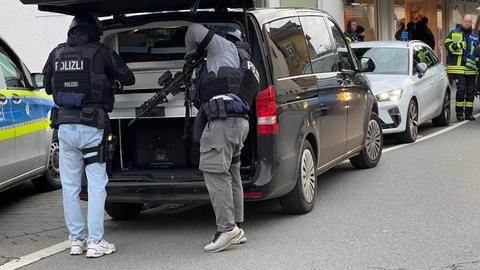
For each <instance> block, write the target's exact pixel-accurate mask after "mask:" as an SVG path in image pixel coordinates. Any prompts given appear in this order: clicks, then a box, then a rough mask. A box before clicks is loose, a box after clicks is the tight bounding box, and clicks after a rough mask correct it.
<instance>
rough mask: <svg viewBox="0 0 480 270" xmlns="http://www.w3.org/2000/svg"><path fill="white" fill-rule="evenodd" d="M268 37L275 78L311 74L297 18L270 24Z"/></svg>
mask: <svg viewBox="0 0 480 270" xmlns="http://www.w3.org/2000/svg"><path fill="white" fill-rule="evenodd" d="M269 37H270V42H269V43H270V46H269V47H270V48H269V50H270V55H271V56H272V61H273V65H274V66H275V69H274V72H275V77H276V78H285V77H289V76H297V75H303V74H311V73H312V69H311V67H310V58H309V55H308V54H309V53H308V49H307V45H306V43H305V37H304V34H303V30H302V26H301V24H300V20H299V19H298V18H297V17H292V18H287V19H281V20H278V21H274V22H272V23H270V25H269Z"/></svg>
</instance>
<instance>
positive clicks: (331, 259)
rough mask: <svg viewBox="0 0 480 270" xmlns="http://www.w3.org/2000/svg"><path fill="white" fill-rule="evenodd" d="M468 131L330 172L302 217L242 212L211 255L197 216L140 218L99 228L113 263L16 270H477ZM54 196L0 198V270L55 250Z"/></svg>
mask: <svg viewBox="0 0 480 270" xmlns="http://www.w3.org/2000/svg"><path fill="white" fill-rule="evenodd" d="M479 130H480V121H478V120H477V121H476V122H471V123H467V124H466V125H464V126H462V127H459V128H457V129H454V130H452V131H449V132H447V133H444V134H442V135H440V136H438V137H435V138H432V139H429V140H426V141H423V142H420V143H416V144H413V145H409V146H406V147H404V148H401V149H396V150H393V151H390V152H387V153H384V155H383V157H382V160H381V163H380V164H379V166H378V167H377V168H374V169H371V170H365V171H359V170H355V169H353V168H352V167H351V166H350V165H349V164H345V163H344V164H341V165H339V166H337V167H336V168H334V169H333V170H331V171H329V172H327V173H326V174H323V175H321V176H320V177H319V180H318V187H317V188H318V193H317V197H316V199H317V204H316V207H315V209H314V210H313V211H312V212H311V213H309V214H307V215H302V216H295V215H284V214H282V213H281V210H280V206H279V205H278V203H277V202H276V201H270V202H262V203H253V204H248V205H247V209H246V220H247V222H246V223H245V224H244V226H243V228H244V229H245V230H246V232H247V236H248V238H249V241H248V243H247V244H245V245H241V246H236V247H233V248H232V249H230V250H227V251H225V252H222V253H218V254H207V253H205V252H204V251H203V246H204V245H205V244H206V243H207V242H208V240H209V239H210V237H211V236H212V234H213V233H214V231H215V225H214V216H213V212H212V210H211V208H210V207H209V206H203V207H199V208H195V209H192V210H188V211H186V212H183V213H180V214H169V215H166V214H164V213H163V212H162V211H160V210H158V209H151V210H147V211H145V212H144V213H143V214H142V215H141V216H140V217H139V218H138V219H136V220H134V221H129V222H116V221H107V222H106V239H107V240H109V241H111V242H113V243H115V244H116V245H117V248H118V252H117V253H115V254H114V255H111V256H106V257H103V258H100V259H93V260H87V259H86V258H85V257H83V256H80V257H71V256H70V255H68V253H67V252H61V253H59V254H56V255H53V256H51V257H48V258H45V259H43V260H41V261H40V262H37V263H34V264H32V265H29V266H27V267H25V268H24V269H52V270H54V269H82V270H83V269H108V270H111V269H392V270H393V269H409V270H410V269H480V262H479V260H480V227H479V226H478V225H479V224H480V157H479V156H478V155H479V154H480V151H479V149H480V136H479V134H480V133H479ZM434 131H437V129H436V128H429V127H426V128H423V129H422V130H421V135H422V136H425V135H426V134H431V132H434ZM390 146H392V145H390ZM7 194H8V195H7ZM12 194H13V195H12ZM60 196H61V191H56V192H51V193H44V194H38V193H36V192H33V191H31V189H30V188H29V186H28V185H27V184H25V185H22V186H20V187H17V188H16V189H13V190H12V191H9V192H8V193H6V192H4V193H0V201H1V202H2V203H1V204H2V205H0V264H1V263H2V259H3V262H5V261H6V260H9V259H14V257H18V256H22V255H25V254H27V253H30V252H33V251H36V250H39V249H40V247H42V246H43V247H46V246H49V245H52V244H55V243H58V242H61V241H64V240H65V239H66V238H65V237H66V231H65V228H64V227H63V226H62V216H61V199H60V198H61V197H60ZM16 219H20V220H16ZM8 223H10V224H8ZM15 223H16V224H15ZM12 227H13V228H12ZM6 229H8V230H10V231H9V232H8V233H4V231H5V230H6Z"/></svg>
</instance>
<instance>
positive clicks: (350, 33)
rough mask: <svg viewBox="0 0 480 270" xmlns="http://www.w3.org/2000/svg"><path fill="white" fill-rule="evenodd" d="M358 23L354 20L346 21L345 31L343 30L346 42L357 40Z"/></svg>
mask: <svg viewBox="0 0 480 270" xmlns="http://www.w3.org/2000/svg"><path fill="white" fill-rule="evenodd" d="M357 28H358V23H357V21H355V20H351V21H348V23H347V31H345V38H346V39H347V42H348V43H352V42H358V41H359V38H358V33H357Z"/></svg>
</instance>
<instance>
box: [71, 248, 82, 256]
mask: <svg viewBox="0 0 480 270" xmlns="http://www.w3.org/2000/svg"><path fill="white" fill-rule="evenodd" d="M82 254H83V249H78V250H77V249H75V250H73V249H72V250H70V255H72V256H76V255H82Z"/></svg>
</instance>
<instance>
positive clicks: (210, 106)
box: [204, 98, 228, 121]
mask: <svg viewBox="0 0 480 270" xmlns="http://www.w3.org/2000/svg"><path fill="white" fill-rule="evenodd" d="M204 110H205V114H206V116H207V119H208V121H210V120H213V119H227V117H228V115H227V110H226V108H225V102H224V100H223V98H217V99H212V100H210V101H209V102H207V103H206V104H205V106H204Z"/></svg>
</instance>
